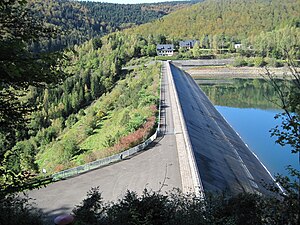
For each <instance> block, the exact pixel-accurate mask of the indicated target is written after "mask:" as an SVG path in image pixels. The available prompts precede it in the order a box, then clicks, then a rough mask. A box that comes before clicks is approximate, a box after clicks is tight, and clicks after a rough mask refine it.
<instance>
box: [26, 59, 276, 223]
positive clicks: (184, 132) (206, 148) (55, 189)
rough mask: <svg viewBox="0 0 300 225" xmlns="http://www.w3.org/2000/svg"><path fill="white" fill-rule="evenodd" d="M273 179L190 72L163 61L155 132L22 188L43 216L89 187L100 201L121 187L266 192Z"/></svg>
mask: <svg viewBox="0 0 300 225" xmlns="http://www.w3.org/2000/svg"><path fill="white" fill-rule="evenodd" d="M264 183H274V181H273V179H272V177H271V175H270V174H269V173H268V171H267V170H266V168H265V167H264V166H263V165H262V164H261V163H260V161H259V159H258V158H257V157H256V156H255V155H254V154H253V153H252V152H251V151H250V150H249V148H248V147H247V146H246V145H245V144H244V142H243V141H242V140H241V138H240V137H239V135H238V134H237V133H236V132H235V131H234V130H233V129H232V127H231V126H230V125H229V124H228V123H227V122H226V121H225V119H224V118H223V117H222V116H221V115H220V113H218V111H217V110H216V109H215V108H214V106H213V105H212V103H211V102H210V100H209V99H208V98H207V97H206V95H205V94H204V93H203V92H202V91H201V89H200V88H199V87H198V85H197V84H196V83H195V81H194V80H193V79H192V77H191V76H190V75H188V74H186V73H185V72H183V71H182V70H180V69H179V68H177V67H176V66H174V65H173V64H172V63H170V62H163V67H162V85H161V118H160V135H159V137H158V138H157V139H156V140H154V142H153V143H152V144H151V145H150V146H148V147H147V148H146V149H145V150H144V151H141V152H139V153H138V154H135V155H132V156H130V157H128V158H123V159H121V160H120V161H119V162H116V163H112V164H110V165H108V166H105V167H101V168H98V169H94V170H92V171H89V172H85V173H82V174H81V175H78V176H73V177H70V178H68V179H64V180H60V181H58V182H54V183H51V184H49V185H47V186H46V187H42V188H40V189H36V190H32V191H29V192H28V196H29V197H31V198H32V199H35V201H34V202H35V203H36V207H37V208H39V209H41V210H42V211H43V213H44V215H45V217H46V220H48V221H53V218H55V217H56V216H57V215H60V214H63V213H71V211H72V209H73V208H74V206H75V205H78V204H79V203H80V202H81V201H82V200H83V199H84V198H85V197H86V193H87V192H88V191H89V190H90V189H91V188H92V187H97V186H99V190H100V191H101V193H102V197H103V200H104V201H117V200H118V199H120V198H122V197H123V196H124V195H125V194H126V192H127V190H130V191H135V192H136V193H137V194H141V193H142V192H143V190H144V189H145V188H147V189H148V190H153V191H161V192H162V193H165V192H167V191H171V190H172V189H173V188H179V189H181V190H182V191H183V192H194V193H196V194H199V193H204V192H206V191H211V192H224V191H225V192H227V193H230V194H238V193H240V192H245V191H247V192H250V193H259V194H260V193H261V194H268V191H267V190H266V189H265V188H264Z"/></svg>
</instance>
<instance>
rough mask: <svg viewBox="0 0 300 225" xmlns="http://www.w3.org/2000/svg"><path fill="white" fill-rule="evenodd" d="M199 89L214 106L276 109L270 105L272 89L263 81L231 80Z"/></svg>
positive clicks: (273, 98)
mask: <svg viewBox="0 0 300 225" xmlns="http://www.w3.org/2000/svg"><path fill="white" fill-rule="evenodd" d="M200 87H201V89H202V90H203V91H204V92H205V94H206V95H207V96H208V97H209V99H210V100H211V101H212V102H213V103H214V104H215V105H220V106H229V107H237V108H261V109H270V108H277V107H276V105H275V104H274V103H272V102H273V101H274V100H275V99H276V97H275V91H274V89H273V87H272V86H271V85H270V84H269V83H268V82H267V81H265V80H263V79H233V82H231V83H228V82H223V83H218V82H212V83H211V84H201V85H200Z"/></svg>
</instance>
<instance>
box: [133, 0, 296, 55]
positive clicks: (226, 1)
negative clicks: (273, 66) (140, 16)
mask: <svg viewBox="0 0 300 225" xmlns="http://www.w3.org/2000/svg"><path fill="white" fill-rule="evenodd" d="M299 12H300V10H299V2H298V0H290V1H285V2H282V1H280V0H273V1H265V0H250V1H249V0H222V1H219V0H208V1H204V2H201V3H199V4H196V5H193V6H190V7H187V8H184V9H181V10H178V11H176V12H174V13H172V14H170V15H167V16H165V17H163V18H161V19H159V20H156V21H154V22H152V23H149V24H145V25H141V26H139V27H136V28H133V29H132V30H128V32H131V33H133V32H135V33H137V34H140V35H143V36H146V35H148V34H149V33H150V34H152V35H155V36H156V35H162V34H165V35H167V37H168V38H169V39H177V40H178V39H197V40H199V41H200V45H201V47H202V48H205V49H218V48H232V43H233V42H235V43H241V41H242V40H245V39H248V38H250V39H251V38H253V37H255V36H257V35H258V34H260V33H261V32H269V31H272V30H275V29H280V28H283V27H286V26H290V27H291V26H292V27H297V26H298V24H299V22H298V21H299ZM294 37H295V38H297V36H293V38H294ZM289 38H292V37H284V39H285V40H288V39H289ZM298 38H299V37H298ZM287 43H288V42H287ZM245 47H248V46H245Z"/></svg>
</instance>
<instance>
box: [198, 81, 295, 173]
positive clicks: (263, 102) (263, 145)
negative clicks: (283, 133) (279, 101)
mask: <svg viewBox="0 0 300 225" xmlns="http://www.w3.org/2000/svg"><path fill="white" fill-rule="evenodd" d="M198 83H199V85H200V87H201V89H202V90H203V91H204V92H205V93H206V95H207V96H208V97H209V99H210V100H211V101H212V102H213V104H215V106H216V108H217V110H218V111H219V112H220V113H221V114H222V115H223V117H224V118H225V119H226V120H227V121H228V123H229V124H230V125H231V126H232V127H233V128H234V130H235V131H236V132H237V133H239V135H240V136H241V137H242V139H243V140H244V142H245V143H246V144H247V145H248V146H249V148H250V149H251V151H253V152H254V153H255V154H256V155H257V156H258V158H259V159H260V160H261V161H262V162H263V164H264V165H265V166H266V167H267V168H268V170H269V171H270V172H271V174H272V175H274V174H277V173H280V174H284V175H287V171H286V170H285V167H286V166H287V165H292V166H293V167H294V168H298V169H299V165H298V155H296V154H291V152H290V148H289V147H282V146H280V145H278V144H275V140H276V138H274V137H273V138H271V137H270V132H269V130H270V129H271V128H273V127H275V126H276V125H278V124H280V121H279V120H275V119H274V116H275V115H276V114H277V113H280V112H281V111H280V109H279V108H278V107H277V106H276V104H274V103H273V102H275V103H276V95H275V92H274V90H273V88H272V87H271V86H270V85H269V84H268V82H266V81H264V80H259V79H232V80H226V81H220V80H198Z"/></svg>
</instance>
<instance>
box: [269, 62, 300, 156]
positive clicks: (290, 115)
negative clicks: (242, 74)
mask: <svg viewBox="0 0 300 225" xmlns="http://www.w3.org/2000/svg"><path fill="white" fill-rule="evenodd" d="M266 76H267V77H268V78H269V80H270V83H271V84H272V86H273V87H274V90H275V92H276V94H277V97H278V99H279V100H280V105H279V106H280V108H282V109H283V110H284V112H282V113H279V114H277V115H276V117H275V119H278V118H280V119H281V121H282V123H281V125H278V126H276V127H275V128H273V129H272V130H271V135H272V136H275V137H277V140H276V143H278V144H280V145H282V146H284V145H289V146H291V152H292V153H296V154H299V156H300V141H299V137H300V117H299V115H300V110H299V109H300V107H299V106H300V102H299V99H300V74H299V71H298V68H296V67H295V66H294V64H293V62H292V61H290V72H289V74H286V75H285V77H286V81H285V82H284V85H279V84H278V82H277V80H276V79H275V78H274V74H272V73H271V72H270V70H268V69H266Z"/></svg>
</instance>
